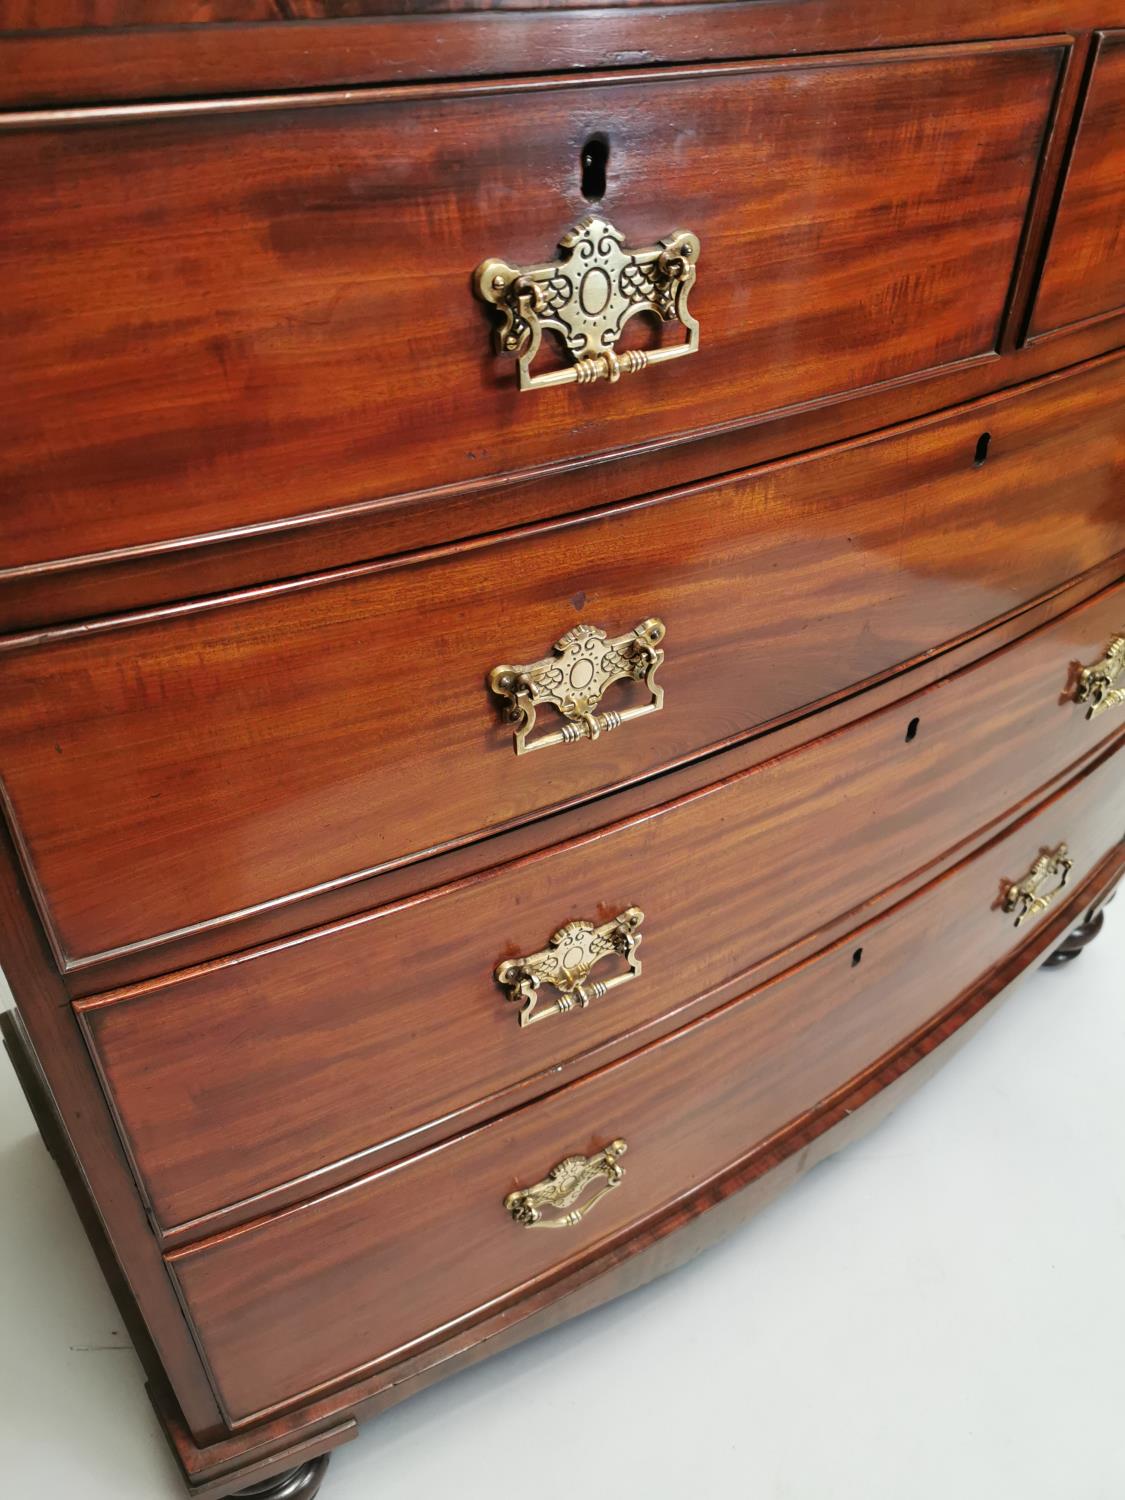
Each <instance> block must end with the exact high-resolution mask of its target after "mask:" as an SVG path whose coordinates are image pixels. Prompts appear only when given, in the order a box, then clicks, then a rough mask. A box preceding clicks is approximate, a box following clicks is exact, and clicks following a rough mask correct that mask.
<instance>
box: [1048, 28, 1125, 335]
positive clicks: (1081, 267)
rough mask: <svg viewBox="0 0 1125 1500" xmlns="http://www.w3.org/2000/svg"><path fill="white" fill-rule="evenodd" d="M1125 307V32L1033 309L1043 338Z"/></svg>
mask: <svg viewBox="0 0 1125 1500" xmlns="http://www.w3.org/2000/svg"><path fill="white" fill-rule="evenodd" d="M1122 309H1125V31H1103V32H1101V33H1100V34H1099V35H1098V38H1097V41H1096V45H1095V53H1094V67H1093V72H1092V74H1091V76H1090V84H1089V88H1088V90H1087V93H1086V100H1085V104H1084V105H1083V109H1082V114H1081V118H1080V120H1079V125H1078V134H1077V138H1076V140H1075V143H1074V148H1073V152H1072V155H1071V159H1070V164H1069V166H1068V168H1067V172H1066V178H1065V181H1064V185H1063V193H1062V199H1061V202H1060V204H1059V209H1058V214H1057V216H1056V218H1055V225H1054V229H1053V231H1052V233H1051V239H1050V242H1049V244H1048V247H1047V257H1046V261H1045V263H1044V266H1043V274H1042V278H1041V280H1040V283H1039V290H1038V292H1037V294H1036V299H1035V306H1034V308H1033V311H1032V316H1031V324H1030V329H1029V337H1031V338H1037V337H1039V336H1040V335H1042V334H1046V333H1052V332H1054V331H1055V330H1056V329H1060V328H1066V327H1069V326H1070V325H1072V324H1074V323H1082V322H1085V321H1086V320H1087V319H1090V318H1098V317H1104V316H1106V315H1107V314H1109V313H1114V312H1120V311H1122Z"/></svg>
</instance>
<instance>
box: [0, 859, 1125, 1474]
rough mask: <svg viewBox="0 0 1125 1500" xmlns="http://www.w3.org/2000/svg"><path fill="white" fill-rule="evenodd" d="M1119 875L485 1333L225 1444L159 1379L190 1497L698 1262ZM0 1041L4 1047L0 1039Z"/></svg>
mask: <svg viewBox="0 0 1125 1500" xmlns="http://www.w3.org/2000/svg"><path fill="white" fill-rule="evenodd" d="M1123 871H1125V843H1122V844H1121V845H1118V846H1117V847H1116V849H1115V850H1113V851H1111V853H1110V854H1108V855H1107V856H1106V858H1105V859H1104V860H1102V861H1101V862H1100V863H1099V865H1098V866H1097V867H1096V869H1095V870H1094V871H1093V873H1092V874H1091V875H1090V877H1089V878H1088V880H1087V881H1086V882H1085V883H1083V884H1082V885H1080V886H1078V887H1076V888H1075V889H1074V890H1073V892H1072V894H1071V895H1070V896H1069V899H1066V893H1065V892H1064V897H1063V899H1062V901H1061V904H1056V906H1055V907H1054V908H1052V910H1051V911H1049V912H1048V913H1047V914H1046V915H1044V916H1043V917H1042V918H1041V919H1040V920H1039V921H1038V922H1037V923H1036V924H1035V925H1034V926H1033V927H1032V928H1031V930H1030V932H1029V933H1028V936H1027V937H1026V938H1024V940H1023V942H1022V943H1021V944H1020V945H1019V947H1018V948H1017V949H1016V950H1015V951H1013V952H1012V953H1010V954H1009V955H1008V956H1007V957H1006V958H1005V960H1004V961H1003V962H1002V963H1001V964H999V965H996V966H994V967H993V968H992V969H991V970H990V971H989V972H988V973H987V974H985V975H983V976H982V977H981V979H980V980H979V982H978V983H977V984H976V985H974V986H973V988H972V989H971V990H970V991H969V992H967V993H965V994H963V995H962V996H959V997H958V1000H957V1001H956V1002H955V1003H954V1004H953V1005H952V1006H950V1007H948V1008H947V1009H946V1010H945V1011H943V1012H942V1013H941V1014H939V1015H938V1016H937V1017H936V1018H935V1019H934V1020H933V1021H932V1022H930V1023H929V1024H928V1025H927V1026H925V1027H924V1028H922V1029H920V1030H919V1031H917V1032H915V1033H914V1034H913V1035H912V1036H911V1037H909V1038H908V1039H907V1041H906V1043H905V1045H904V1046H903V1047H901V1048H900V1049H898V1050H897V1051H896V1052H895V1053H894V1054H893V1055H891V1056H889V1057H887V1058H883V1059H879V1060H878V1062H877V1063H876V1065H875V1066H873V1067H872V1068H869V1069H868V1070H867V1071H866V1072H865V1073H864V1074H863V1075H862V1076H861V1077H860V1078H859V1079H857V1080H855V1081H854V1082H853V1083H852V1084H850V1085H849V1086H848V1087H847V1088H846V1089H845V1090H843V1091H839V1092H837V1093H836V1094H834V1095H832V1096H830V1097H829V1098H828V1099H825V1100H823V1101H822V1102H821V1103H820V1104H819V1105H818V1106H817V1108H816V1109H814V1110H812V1111H809V1112H808V1113H807V1114H806V1115H805V1116H803V1117H802V1118H801V1119H800V1120H798V1121H797V1122H795V1124H794V1126H793V1127H791V1128H790V1129H788V1130H786V1131H784V1132H783V1133H781V1134H780V1135H778V1136H775V1137H773V1138H771V1139H770V1140H768V1141H766V1142H765V1143H763V1145H762V1146H761V1147H759V1148H758V1149H756V1150H755V1151H752V1152H751V1153H750V1154H749V1155H748V1156H745V1157H743V1158H742V1160H741V1161H740V1162H739V1163H738V1164H737V1166H736V1167H735V1168H734V1169H733V1170H732V1171H730V1172H728V1173H726V1174H725V1175H724V1176H722V1177H721V1178H719V1179H716V1180H713V1181H711V1182H709V1183H706V1184H704V1185H703V1187H702V1188H701V1190H700V1191H699V1192H698V1193H697V1194H695V1195H694V1196H693V1197H692V1198H691V1199H689V1200H687V1201H681V1202H680V1203H678V1204H676V1205H675V1206H674V1207H673V1209H672V1210H671V1211H669V1212H668V1213H666V1214H664V1215H662V1216H660V1217H659V1218H657V1219H654V1220H650V1221H648V1222H647V1223H646V1225H645V1227H644V1230H643V1232H642V1233H640V1234H638V1235H636V1236H634V1237H632V1238H630V1239H627V1240H624V1241H618V1242H616V1243H613V1244H611V1245H608V1246H603V1247H602V1249H601V1250H600V1252H599V1253H597V1254H596V1255H594V1256H592V1257H589V1258H587V1259H585V1260H583V1261H582V1262H581V1263H580V1264H579V1265H577V1266H576V1267H574V1268H573V1269H571V1270H570V1271H568V1272H567V1273H566V1274H565V1275H564V1276H562V1277H560V1278H558V1279H557V1280H556V1281H554V1282H552V1283H551V1284H550V1285H548V1286H545V1287H542V1288H540V1290H539V1291H538V1292H536V1293H534V1294H533V1295H531V1296H529V1297H528V1298H526V1299H524V1300H523V1301H522V1302H520V1303H517V1304H515V1305H514V1306H504V1307H501V1308H499V1309H497V1310H495V1311H494V1312H492V1313H490V1314H489V1315H488V1316H486V1317H485V1318H484V1319H483V1320H481V1321H479V1322H476V1323H474V1324H472V1325H470V1326H467V1327H462V1328H460V1329H458V1330H456V1331H454V1332H453V1333H452V1334H451V1335H450V1337H449V1338H448V1339H447V1340H446V1341H445V1342H444V1344H442V1345H437V1346H431V1347H430V1348H428V1349H427V1350H425V1351H423V1352H422V1353H420V1354H416V1355H414V1356H412V1357H410V1358H409V1359H407V1360H406V1361H404V1362H402V1363H401V1364H399V1365H397V1366H395V1367H393V1368H392V1370H391V1372H390V1373H389V1374H388V1373H386V1372H384V1373H381V1374H375V1375H372V1376H368V1377H367V1378H366V1379H364V1380H363V1381H361V1382H359V1383H357V1384H355V1385H353V1386H351V1387H350V1388H346V1389H344V1390H343V1391H340V1392H336V1393H335V1394H332V1395H328V1396H325V1397H322V1398H320V1399H319V1400H318V1401H317V1402H315V1403H314V1404H313V1405H311V1406H308V1407H306V1408H304V1409H302V1410H301V1411H300V1412H298V1413H292V1414H289V1415H284V1416H280V1417H276V1418H274V1419H272V1420H271V1421H268V1422H265V1423H262V1424H260V1425H258V1426H256V1427H255V1428H253V1429H248V1430H245V1431H242V1432H240V1433H237V1434H235V1435H233V1436H227V1437H223V1438H220V1439H218V1440H216V1441H204V1440H202V1439H199V1438H196V1437H193V1435H192V1434H191V1432H190V1431H188V1430H187V1429H186V1427H185V1425H184V1421H183V1417H182V1415H181V1413H180V1411H179V1410H178V1408H177V1406H176V1404H175V1402H174V1400H170V1399H169V1398H168V1397H167V1396H166V1395H165V1394H164V1392H163V1377H162V1372H158V1373H159V1374H160V1379H159V1380H158V1382H157V1383H155V1384H150V1386H149V1387H148V1390H149V1394H150V1396H152V1398H153V1402H154V1406H155V1408H156V1411H157V1415H158V1416H159V1418H160V1420H161V1422H162V1424H163V1426H164V1429H165V1432H166V1434H167V1436H168V1438H169V1441H170V1443H171V1445H172V1448H173V1450H174V1452H175V1454H176V1457H177V1459H178V1460H179V1462H180V1464H181V1466H182V1468H183V1472H184V1475H185V1478H186V1479H188V1480H189V1483H190V1488H191V1493H192V1494H193V1495H196V1496H199V1497H204V1496H205V1497H207V1500H218V1497H220V1496H227V1495H230V1494H231V1493H232V1492H234V1491H235V1490H237V1489H238V1488H239V1485H240V1482H243V1483H244V1482H247V1481H248V1480H249V1479H250V1478H252V1477H255V1476H256V1475H257V1474H258V1473H268V1472H278V1471H279V1470H280V1469H282V1468H285V1467H286V1466H291V1465H292V1464H293V1463H294V1462H297V1461H299V1460H302V1459H303V1458H304V1457H306V1456H307V1455H309V1454H316V1453H318V1452H326V1451H328V1450H330V1449H331V1448H333V1447H334V1446H337V1445H338V1444H339V1443H341V1442H344V1441H347V1440H348V1438H349V1437H351V1436H353V1435H354V1433H355V1430H356V1428H355V1422H356V1420H357V1419H366V1418H370V1417H373V1416H374V1415H376V1414H377V1413H379V1412H381V1411H384V1410H386V1409H387V1408H388V1407H390V1406H393V1405H395V1404H397V1402H399V1401H401V1400H404V1399H407V1398H408V1397H409V1396H410V1395H412V1394H414V1393H416V1392H418V1391H421V1390H424V1389H425V1388H426V1387H427V1386H429V1385H431V1384H432V1383H433V1382H434V1381H435V1380H438V1379H442V1378H443V1377H448V1376H449V1375H451V1374H454V1373H456V1372H457V1371H459V1370H462V1369H465V1368H466V1367H468V1366H471V1365H473V1364H475V1363H478V1362H479V1361H480V1360H481V1359H482V1358H486V1357H488V1356H489V1355H490V1354H493V1353H497V1352H500V1351H501V1350H503V1349H505V1348H508V1347H510V1346H511V1345H513V1344H515V1343H519V1342H521V1341H522V1340H523V1339H525V1338H528V1337H531V1336H534V1335H535V1334H536V1333H539V1332H541V1331H543V1330H545V1329H547V1328H550V1327H552V1326H554V1325H555V1324H557V1323H559V1322H562V1321H564V1320H566V1319H568V1318H572V1317H575V1316H578V1315H580V1314H582V1313H584V1312H586V1311H588V1310H590V1309H591V1308H595V1307H597V1306H599V1305H601V1304H602V1303H603V1302H605V1301H607V1300H608V1299H610V1298H612V1297H615V1296H620V1295H622V1294H623V1293H626V1292H628V1291H630V1290H633V1289H634V1288H636V1287H638V1286H641V1285H643V1284H644V1283H645V1282H646V1281H648V1280H650V1279H652V1278H653V1277H655V1276H659V1275H663V1274H665V1273H667V1272H668V1271H670V1270H672V1269H674V1268H675V1267H676V1266H678V1265H681V1264H682V1263H683V1262H684V1261H687V1260H690V1259H691V1258H692V1257H693V1256H695V1255H698V1254H699V1253H700V1251H701V1250H703V1249H705V1248H707V1247H708V1246H709V1245H711V1244H714V1243H715V1242H716V1241H717V1240H719V1239H720V1238H722V1236H723V1235H724V1234H726V1233H728V1232H729V1231H730V1230H731V1229H733V1228H734V1227H736V1226H738V1225H739V1224H741V1223H742V1222H744V1221H745V1219H747V1218H748V1217H750V1216H751V1215H752V1214H754V1213H756V1212H757V1211H758V1210H759V1209H761V1208H762V1207H763V1206H764V1205H765V1204H767V1203H769V1202H770V1201H771V1200H772V1199H773V1198H774V1197H775V1196H776V1195H777V1194H778V1193H779V1192H781V1191H783V1190H784V1188H785V1187H786V1186H787V1185H788V1184H789V1183H791V1182H792V1181H793V1180H794V1179H795V1178H797V1177H798V1176H800V1175H801V1173H803V1172H805V1171H807V1170H809V1169H810V1168H811V1167H812V1166H814V1165H815V1164H816V1163H817V1162H818V1161H820V1160H823V1159H824V1158H825V1157H826V1156H828V1155H830V1154H832V1153H833V1152H834V1151H837V1150H839V1149H841V1148H842V1147H844V1146H846V1145H848V1144H850V1143H851V1142H852V1141H854V1140H856V1139H858V1138H859V1137H860V1136H862V1135H863V1134H865V1133H866V1132H867V1131H868V1130H870V1129H871V1128H873V1126H874V1125H876V1124H877V1123H878V1122H879V1121H880V1120H881V1119H882V1118H883V1117H884V1116H885V1115H886V1113H887V1112H888V1111H889V1110H890V1109H892V1108H893V1107H894V1106H895V1105H897V1104H898V1103H900V1102H901V1101H902V1099H903V1098H905V1097H907V1096H908V1095H909V1094H911V1093H913V1092H914V1091H915V1090H916V1089H917V1088H918V1087H920V1086H921V1084H922V1083H923V1082H924V1081H925V1080H926V1079H927V1078H928V1077H929V1076H930V1075H931V1074H932V1073H933V1072H934V1071H935V1070H936V1069H937V1068H938V1067H940V1066H941V1064H942V1063H943V1062H945V1061H946V1060H947V1059H948V1058H949V1057H950V1056H952V1055H953V1054H954V1053H955V1052H956V1051H958V1050H959V1048H960V1047H961V1046H962V1045H963V1044H964V1043H965V1041H967V1040H968V1039H969V1038H970V1037H971V1036H972V1035H973V1034H974V1032H975V1031H976V1030H977V1029H979V1027H980V1025H981V1024H982V1023H983V1022H984V1021H985V1020H986V1019H987V1017H988V1016H989V1014H991V1013H992V1011H994V1010H995V1009H996V1007H997V1005H998V1004H1000V1003H1001V1002H1002V1001H1003V1000H1005V999H1007V998H1008V997H1009V996H1010V995H1012V993H1013V991H1014V990H1018V984H1017V983H1016V981H1017V980H1018V978H1019V976H1020V975H1021V973H1023V972H1024V971H1026V969H1027V968H1028V967H1029V966H1033V965H1034V964H1035V963H1036V962H1037V961H1039V960H1040V959H1041V958H1042V956H1043V955H1044V954H1049V953H1050V952H1051V951H1052V949H1053V948H1054V947H1055V946H1056V945H1058V944H1059V943H1060V942H1061V941H1062V940H1063V939H1064V938H1065V936H1066V935H1067V933H1068V932H1069V931H1070V930H1071V929H1072V927H1073V926H1074V925H1075V923H1077V922H1078V921H1080V920H1081V918H1082V915H1083V913H1084V912H1085V911H1087V910H1088V909H1089V908H1090V906H1091V905H1096V904H1099V903H1102V902H1104V901H1105V900H1106V899H1107V897H1108V896H1109V894H1110V893H1111V891H1112V889H1113V887H1114V885H1115V883H1116V882H1117V881H1118V880H1119V879H1120V877H1121V874H1122V872H1123ZM13 1035H18V1032H16V1033H13ZM5 1036H6V1039H7V1037H8V1032H7V1030H6V1032H5ZM59 1144H60V1146H61V1147H63V1148H64V1149H65V1148H67V1147H68V1146H69V1142H66V1141H64V1140H63V1139H62V1138H61V1137H60V1138H59ZM66 1181H67V1184H68V1186H69V1188H70V1190H71V1192H72V1194H73V1195H75V1197H76V1201H79V1200H80V1199H81V1197H82V1195H83V1194H84V1192H85V1185H84V1181H83V1179H81V1177H80V1176H79V1174H77V1173H75V1172H70V1173H69V1174H67V1175H66ZM79 1206H80V1208H81V1203H80V1204H79ZM84 1223H85V1224H86V1226H87V1232H88V1233H90V1234H91V1238H92V1239H93V1240H94V1241H95V1244H97V1242H98V1241H99V1239H100V1238H101V1232H100V1230H99V1227H98V1225H97V1223H96V1220H95V1218H94V1217H91V1216H90V1215H88V1214H85V1215H84ZM115 1294H117V1295H119V1296H121V1297H122V1298H123V1299H124V1300H126V1301H127V1299H128V1292H127V1290H125V1291H123V1289H122V1284H121V1283H120V1282H118V1283H116V1284H115ZM341 1414H344V1415H343V1418H342V1419H341ZM270 1454H273V1455H275V1457H274V1458H273V1459H272V1460H271V1459H270V1458H269V1457H268V1456H266V1457H263V1456H262V1455H270ZM232 1475H235V1476H237V1477H233V1478H232V1477H231V1476H232ZM242 1475H245V1479H243V1478H242Z"/></svg>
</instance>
